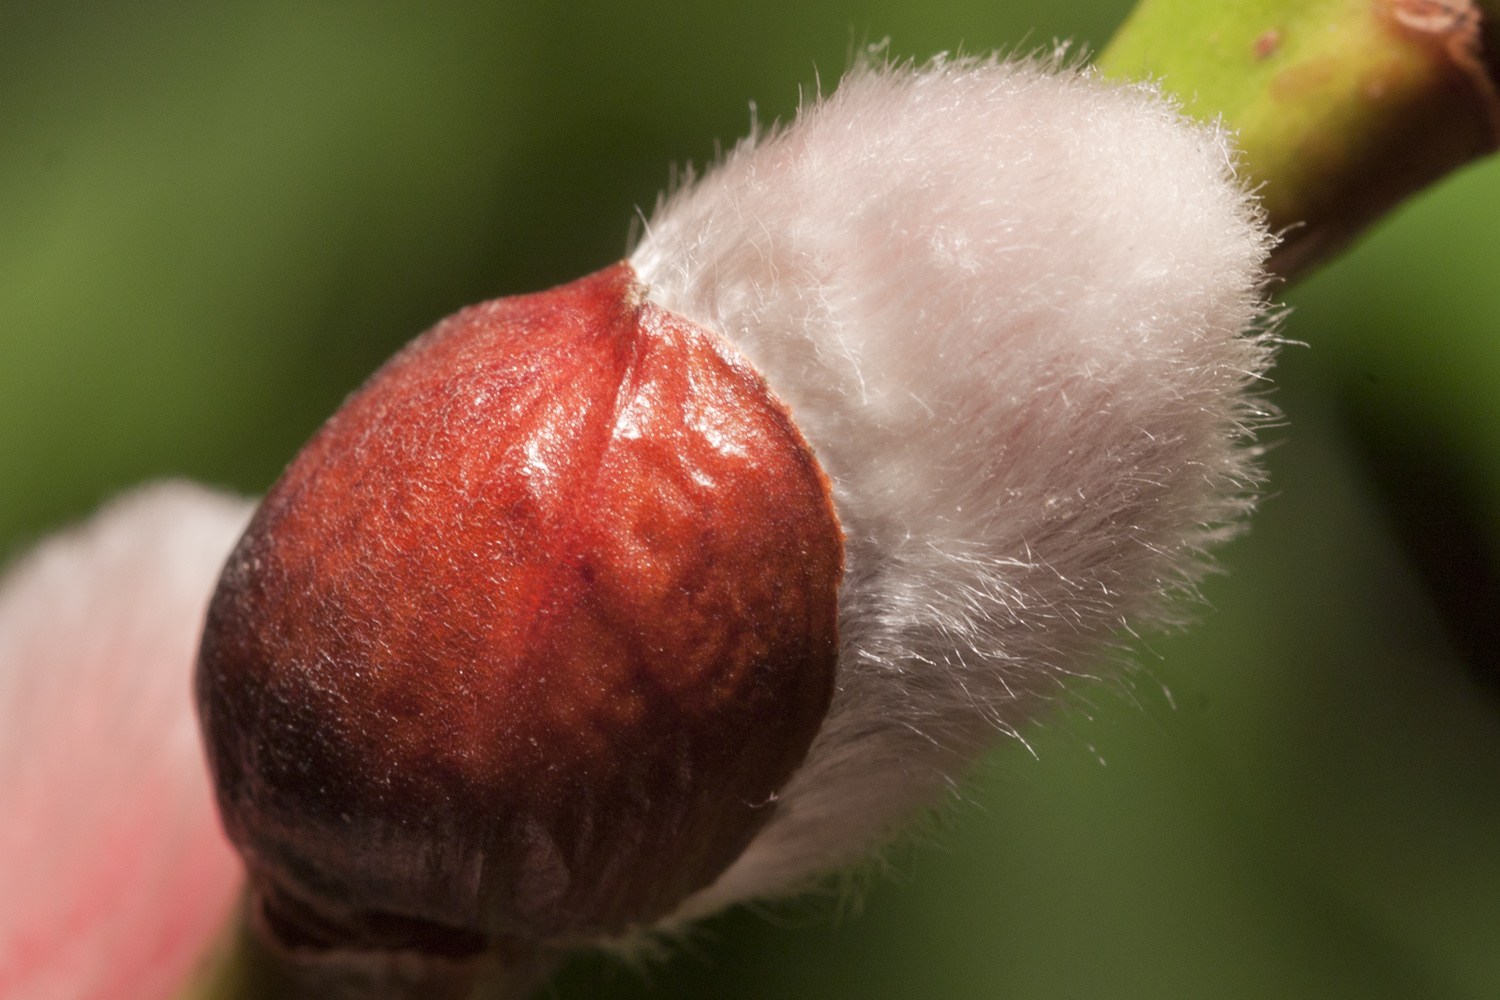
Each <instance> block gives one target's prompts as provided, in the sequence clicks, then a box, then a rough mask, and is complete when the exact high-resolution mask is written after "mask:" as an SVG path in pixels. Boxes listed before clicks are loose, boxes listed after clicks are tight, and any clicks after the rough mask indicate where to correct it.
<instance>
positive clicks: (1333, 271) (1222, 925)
mask: <svg viewBox="0 0 1500 1000" xmlns="http://www.w3.org/2000/svg"><path fill="white" fill-rule="evenodd" d="M1129 6H1130V5H1129V3H1128V2H1127V0H1070V2H1060V0H1052V2H1042V0H1012V2H1009V3H1005V2H1001V3H994V2H989V3H976V2H968V0H931V2H928V3H926V4H923V5H920V7H919V6H918V5H914V4H910V3H891V2H886V0H869V2H858V0H816V2H814V3H811V4H809V3H805V2H795V0H766V2H761V3H753V4H752V3H747V2H744V0H725V2H720V3H714V4H702V5H695V6H685V5H683V6H679V5H673V4H666V3H661V2H656V0H648V2H637V3H631V4H617V5H610V6H584V5H560V4H551V3H546V2H513V3H495V4H478V3H473V4H462V3H452V2H429V3H425V4H407V5H401V4H394V3H382V2H358V3H353V2H351V3H341V4H340V3H316V2H305V0H298V2H292V0H268V2H243V3H237V4H186V3H180V2H174V3H151V2H132V3H104V2H98V0H95V2H84V3H80V2H72V0H62V2H58V0H54V2H46V3H43V2H17V0H5V2H3V3H0V24H3V28H0V551H3V553H4V554H5V555H7V556H13V555H14V554H16V553H17V552H19V551H22V550H23V549H24V547H25V546H26V545H28V544H29V543H30V542H32V541H34V540H35V539H36V538H37V537H39V536H40V535H41V534H42V533H44V532H46V531H48V530H50V529H52V528H55V527H57V526H59V525H61V524H63V523H65V522H68V521H70V520H74V519H77V518H80V517H82V516H84V515H85V514H86V513H87V512H88V511H90V510H91V509H92V508H93V507H95V506H96V505H97V504H98V503H99V502H100V501H101V500H103V499H105V498H107V497H108V496H110V495H112V494H114V493H116V492H118V491H120V490H122V489H124V488H127V487H128V486H130V485H131V484H134V483H138V482H141V481H143V480H147V479H152V478H158V477H163V476H187V477H191V478H194V479H198V480H202V481H205V482H209V483H213V484H218V485H222V486H224V487H226V488H230V489H233V490H236V491H240V492H244V493H256V492H259V491H261V490H264V489H265V488H266V487H267V486H268V485H269V484H270V482H271V481H272V479H274V478H275V476H276V475H277V473H278V472H279V470H280V469H281V467H282V465H283V464H284V463H285V462H286V461H287V459H288V458H289V457H290V456H291V455H292V454H293V453H294V451H295V450H296V449H297V447H298V446H299V445H300V443H301V442H302V441H303V440H305V439H306V438H307V436H308V435H309V434H310V433H311V432H312V431H313V429H314V428H315V427H316V426H317V424H318V423H319V422H320V421H321V420H322V419H323V418H324V417H325V416H326V415H327V414H328V413H329V412H331V411H332V409H333V408H334V407H335V406H336V405H337V404H338V402H339V401H340V400H341V399H342V398H343V396H344V395H345V394H346V393H347V392H349V391H350V390H351V389H352V388H354V387H355V386H356V385H357V384H358V383H359V381H360V380H361V379H362V378H363V377H364V376H365V375H366V374H367V373H368V372H369V371H371V370H372V369H373V368H374V367H375V366H376V365H377V364H378V363H379V362H380V361H381V360H382V359H384V358H385V356H386V355H388V354H389V353H390V352H391V351H393V350H394V349H395V348H396V347H398V346H399V345H400V344H402V343H403V342H404V341H405V340H407V339H408V338H410V337H411V336H412V335H414V334H415V333H417V332H419V331H420V330H422V329H423V328H425V327H426V326H428V325H429V324H431V323H432V322H433V321H435V320H436V319H438V318H440V317H441V316H443V315H445V314H446V313H448V312H451V311H452V310H454V309H456V308H457V307H459V306H461V305H464V304H466V303H469V302H472V301H476V300H479V299H484V298H489V297H493V296H496V295H500V294H507V293H512V292H520V291H528V290H532V289H536V288H540V287H543V286H547V285H550V284H555V283H557V282H560V281H564V280H567V279H569V278H572V277H576V276H578V275H580V274H583V273H585V272H588V271H591V270H594V269H596V268H598V267H600V266H602V265H604V264H606V263H609V262H610V261H612V260H615V259H617V258H619V257H620V256H621V255H622V254H623V252H624V249H625V239H626V233H627V230H628V228H629V224H630V219H631V216H632V214H633V213H634V212H635V211H636V208H637V207H638V206H639V207H640V208H641V209H643V210H646V211H649V209H650V207H651V205H652V203H653V201H654V199H655V196H656V192H657V191H658V189H660V188H662V187H663V186H665V185H666V183H667V181H668V176H669V173H668V167H669V164H672V163H676V164H679V165H682V164H686V163H689V162H693V163H697V164H699V165H701V164H702V163H703V162H704V161H705V160H706V159H708V158H710V157H711V156H712V155H713V152H714V149H715V143H716V142H722V143H724V144H725V145H728V144H730V143H732V142H733V141H734V140H735V139H736V138H737V137H738V136H740V135H741V134H743V133H744V131H745V130H746V128H747V126H748V123H749V120H750V112H749V106H748V102H750V101H752V100H753V101H754V102H755V103H756V104H757V106H758V108H759V115H760V117H761V119H762V120H769V119H771V118H775V117H778V116H779V117H786V116H787V115H789V114H790V113H791V112H792V111H793V110H794V108H795V107H796V103H797V99H798V93H799V87H801V88H804V89H806V88H810V87H813V86H815V85H816V81H817V80H818V79H819V78H820V77H821V80H822V81H823V85H824V86H825V87H827V86H831V85H832V83H833V81H834V80H836V79H837V77H838V75H839V73H840V71H841V70H842V69H843V67H844V66H845V65H846V63H847V61H848V54H849V52H850V51H851V50H852V49H853V48H855V47H858V46H859V45H862V44H864V43H866V42H871V41H877V40H879V39H881V38H883V37H886V36H889V37H890V39H891V50H892V51H893V52H894V53H896V54H897V55H901V56H915V57H917V58H925V57H927V56H929V55H932V54H933V53H935V52H938V51H942V50H947V51H954V50H959V49H962V50H964V51H968V52H983V51H988V50H990V49H992V48H996V47H999V48H1004V49H1016V48H1019V49H1022V50H1025V49H1029V48H1032V47H1035V46H1038V45H1046V46H1049V47H1050V45H1051V43H1052V40H1053V39H1054V38H1055V37H1058V38H1070V39H1075V40H1077V41H1079V42H1086V43H1088V44H1090V45H1091V46H1092V47H1094V48H1097V47H1099V46H1102V44H1103V43H1104V42H1105V41H1106V40H1107V39H1108V37H1109V35H1110V33H1111V31H1112V29H1113V27H1114V26H1115V25H1116V24H1117V23H1118V22H1119V21H1120V20H1121V19H1122V18H1123V17H1124V15H1125V14H1126V12H1127V10H1128V8H1129ZM1285 297H1286V299H1287V301H1288V302H1289V303H1290V304H1292V305H1293V306H1294V307H1295V311H1294V313H1293V315H1292V316H1291V318H1290V319H1289V321H1288V322H1287V323H1286V326H1285V329H1284V333H1285V334H1286V335H1287V336H1288V337H1290V338H1292V339H1295V340H1299V341H1304V342H1305V346H1291V347H1288V348H1286V349H1285V351H1284V352H1283V355H1282V363H1281V365H1280V366H1279V368H1278V370H1277V375H1276V381H1277V386H1278V388H1277V390H1276V393H1275V397H1274V398H1275V400H1276V401H1277V402H1278V403H1279V404H1280V405H1281V406H1282V407H1283V409H1284V410H1285V412H1286V416H1287V422H1286V425H1285V426H1283V427H1280V428H1277V429H1275V430H1272V431H1269V432H1267V435H1266V438H1267V440H1268V441H1270V442H1273V443H1275V444H1276V445H1277V447H1275V448H1274V449H1273V450H1272V451H1271V452H1270V454H1269V456H1268V461H1269V465H1270V468H1271V470H1272V491H1273V492H1272V494H1271V496H1270V497H1268V499H1267V500H1266V502H1265V503H1264V505H1263V507H1262V510H1261V511H1260V513H1259V514H1258V515H1257V517H1256V519H1255V524H1254V531H1253V532H1252V534H1251V535H1250V536H1248V537H1247V538H1245V539H1244V540H1242V541H1240V542H1238V543H1236V544H1235V545H1234V546H1232V547H1231V548H1230V549H1229V550H1228V551H1226V552H1225V553H1224V555H1223V562H1224V565H1225V567H1226V568H1227V570H1228V573H1227V574H1225V575H1223V576H1220V577H1217V578H1215V579H1213V580H1212V581H1210V583H1209V585H1208V586H1207V588H1206V593H1207V597H1208V599H1209V602H1210V604H1211V607H1207V608H1205V609H1204V611H1203V615H1202V621H1201V623H1200V624H1199V625H1198V626H1197V627H1195V628H1193V629H1192V630H1190V631H1188V632H1186V633H1184V634H1181V635H1171V636H1165V637H1153V638H1150V639H1148V641H1147V642H1146V643H1145V644H1143V645H1142V646H1141V648H1140V649H1139V650H1138V653H1137V657H1136V660H1137V663H1138V667H1137V669H1135V670H1134V671H1132V672H1131V673H1129V674H1128V675H1127V677H1126V679H1125V680H1123V681H1115V682H1109V683H1104V682H1101V683H1098V684H1095V685H1092V686H1089V685H1085V686H1081V687H1080V688H1079V689H1078V690H1077V691H1076V692H1075V693H1074V695H1073V697H1072V698H1071V699H1070V704H1068V705H1067V706H1063V707H1060V708H1059V709H1058V711H1057V712H1056V713H1055V714H1054V715H1053V716H1052V717H1050V718H1049V719H1047V720H1045V721H1044V722H1043V723H1041V724H1039V725H1037V726H1036V727H1034V729H1033V730H1032V731H1030V732H1029V733H1028V739H1029V740H1030V741H1031V746H1032V748H1033V749H1034V750H1035V751H1036V754H1035V756H1033V755H1032V754H1031V753H1029V752H1028V751H1027V749H1026V748H1025V747H1022V746H1020V745H1019V744H1016V743H1011V744H1009V745H1006V746H1003V747H1001V748H1000V750H999V751H998V752H997V753H995V754H994V755H993V757H992V759H991V760H990V761H988V762H987V763H986V765H985V766H984V767H983V768H982V769H981V771H980V773H978V774H976V775H975V776H974V779H973V781H972V782H971V783H970V784H969V786H968V787H967V789H966V798H965V799H964V800H963V801H961V802H959V803H957V805H956V806H955V807H954V808H953V809H952V811H951V813H950V815H949V817H948V819H947V821H946V823H945V824H944V826H943V828H942V829H936V830H934V831H932V832H930V833H928V834H926V835H924V836H923V837H922V838H921V839H920V840H919V841H918V842H917V843H915V844H911V845H907V846H906V847H903V848H901V849H898V850H895V851H893V852H892V853H891V855H890V857H889V872H887V873H884V874H878V875H876V876H875V877H874V878H872V879H870V880H869V888H868V891H867V892H866V893H864V895H863V902H862V906H853V905H850V904H849V901H848V900H845V901H843V902H842V903H840V901H838V900H837V899H835V898H832V897H830V898H829V899H822V900H811V901H805V902H800V903H797V904H795V905H791V906H783V907H777V908H774V909H771V910H769V911H766V912H764V913H751V912H749V911H738V912H735V913H731V914H728V915H726V916H724V917H721V918H719V919H716V920H713V921H711V922H709V923H708V924H707V925H705V926H704V927H703V928H702V929H701V930H699V931H698V932H696V933H695V934H694V935H693V936H692V937H691V939H690V940H689V941H687V942H686V943H685V944H684V945H683V946H682V947H681V948H679V949H677V950H676V952H675V955H674V957H672V958H670V959H669V960H667V961H665V962H662V963H656V964H652V965H650V966H649V967H648V968H646V969H645V970H644V972H640V971H636V970H633V969H629V968H626V967H625V966H623V965H621V964H619V963H617V962H615V961H613V960H609V959H602V958H582V959H579V960H578V961H576V962H574V963H572V964H571V965H569V966H568V967H567V968H566V969H565V970H564V972H563V973H562V975H561V976H560V977H559V978H558V980H557V982H556V983H555V984H554V986H553V987H552V995H553V996H555V997H559V998H570V1000H571V998H583V997H746V998H748V997H783V998H797V997H809V998H811V997H820V998H822V997H835V996H859V997H871V998H880V997H919V996H921V997H926V996H936V997H974V998H979V997H984V998H1009V997H1018V998H1019V997H1025V998H1050V997H1068V998H1073V997H1076V998H1089V1000H1111V998H1133V997H1142V998H1148V997H1149V998H1179V997H1180V998H1203V997H1215V998H1239V997H1246V998H1248V997H1307V998H1321V997H1330V998H1331V997H1365V998H1368V997H1401V998H1428V997H1431V998H1439V997H1442V998H1450V997H1452V998H1458V997H1465V998H1468V997H1472V998H1492V997H1496V996H1500V696H1497V690H1500V685H1497V684H1496V682H1495V679H1496V676H1497V668H1496V661H1497V656H1500V599H1497V594H1500V591H1497V574H1496V566H1497V564H1500V558H1497V556H1500V546H1497V544H1496V539H1497V538H1500V501H1497V498H1500V163H1491V164H1488V165H1481V166H1479V167H1476V168H1471V169H1469V170H1467V171H1466V172H1464V173H1462V174H1460V175H1458V176H1457V177H1455V178H1452V179H1450V180H1449V181H1448V182H1447V183H1445V184H1444V185H1442V186H1441V187H1440V188H1438V189H1436V190H1434V191H1432V192H1429V193H1428V194H1427V195H1425V196H1423V197H1422V198H1420V199H1418V200H1417V201H1416V202H1414V203H1412V204H1410V205H1408V206H1407V207H1406V208H1404V209H1403V210H1402V211H1401V212H1399V213H1398V214H1397V215H1396V216H1395V217H1393V218H1391V219H1390V220H1388V221H1387V222H1386V223H1385V224H1384V225H1383V226H1382V227H1381V228H1380V229H1379V230H1378V231H1376V232H1375V233H1373V234H1372V235H1371V236H1370V237H1369V238H1367V239H1366V240H1365V241H1364V242H1363V243H1362V244H1361V245H1360V246H1359V247H1358V248H1357V250H1356V251H1355V252H1354V253H1352V254H1350V255H1349V256H1348V257H1346V258H1345V259H1343V260H1342V261H1340V262H1338V263H1337V264H1335V265H1334V266H1332V267H1329V268H1327V269H1326V270H1324V271H1323V272H1322V273H1320V274H1319V275H1317V276H1316V277H1314V278H1313V279H1311V280H1310V281H1308V282H1306V283H1305V284H1304V285H1302V286H1300V287H1298V288H1296V289H1295V290H1292V291H1290V292H1289V293H1288V294H1287V295H1286V296H1285Z"/></svg>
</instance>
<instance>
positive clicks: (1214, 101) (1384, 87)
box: [1099, 0, 1500, 277]
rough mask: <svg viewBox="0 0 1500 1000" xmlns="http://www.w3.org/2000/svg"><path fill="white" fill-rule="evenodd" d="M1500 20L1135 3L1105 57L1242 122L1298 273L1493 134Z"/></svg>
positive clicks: (1368, 10)
mask: <svg viewBox="0 0 1500 1000" xmlns="http://www.w3.org/2000/svg"><path fill="white" fill-rule="evenodd" d="M1485 4H1486V6H1489V7H1496V8H1500V0H1485ZM1495 20H1496V19H1493V18H1492V19H1491V22H1492V23H1491V25H1488V26H1486V25H1485V24H1484V23H1483V19H1482V17H1481V12H1480V10H1479V8H1478V7H1476V6H1475V5H1474V4H1473V3H1471V2H1470V0H1220V2H1215V3H1204V2H1202V0H1143V2H1142V3H1141V4H1140V6H1139V7H1137V8H1136V10H1135V12H1134V13H1133V14H1132V15H1131V16H1130V18H1129V19H1128V20H1127V21H1126V23H1125V24H1124V25H1123V26H1122V27H1121V29H1120V31H1119V33H1118V34H1117V35H1116V36H1115V39H1114V41H1113V42H1111V43H1110V45H1109V47H1108V48H1107V49H1106V50H1105V51H1104V52H1103V54H1102V55H1101V56H1100V59H1099V64H1100V66H1101V67H1102V68H1103V69H1104V71H1105V72H1106V73H1108V74H1109V75H1112V76H1119V77H1131V78H1141V77H1152V78H1156V79H1159V80H1160V81H1161V82H1162V84H1163V85H1164V86H1165V87H1166V88H1167V89H1168V90H1170V91H1172V92H1173V93H1175V94H1176V95H1177V96H1178V97H1179V98H1180V99H1181V100H1182V102H1183V105H1184V107H1185V108H1186V109H1187V110H1188V111H1189V112H1190V113H1192V114H1195V115H1198V116H1200V117H1203V118H1206V119H1212V118H1215V117H1218V116H1222V117H1223V120H1224V121H1225V123H1226V124H1227V125H1229V126H1230V127H1231V128H1234V129H1235V130H1237V132H1238V135H1239V142H1240V146H1241V148H1242V149H1243V150H1244V155H1245V167H1246V169H1247V170H1248V172H1249V175H1250V179H1251V181H1252V183H1256V184H1258V185H1260V192H1261V196H1262V198H1263V199H1264V203H1265V207H1266V211H1267V213H1268V215H1269V217H1270V221H1271V225H1272V227H1273V228H1274V229H1276V230H1278V231H1282V232H1284V240H1283V242H1282V244H1281V246H1280V247H1278V249H1277V251H1276V253H1275V255H1274V256H1273V258H1272V267H1273V269H1274V270H1275V271H1277V272H1278V273H1279V274H1281V275H1282V276H1284V277H1293V276H1295V275H1297V274H1298V273H1300V272H1302V271H1304V270H1306V269H1307V268H1309V267H1310V266H1312V265H1314V264H1316V263H1318V262H1320V261H1322V260H1324V259H1326V258H1328V257H1329V256H1331V255H1333V254H1334V253H1336V252H1337V251H1338V250H1340V249H1341V248H1342V247H1344V246H1345V245H1346V244H1347V243H1348V242H1349V241H1350V240H1351V239H1353V238H1354V237H1355V236H1356V235H1357V234H1358V233H1359V231H1360V230H1361V229H1363V228H1364V227H1365V226H1366V225H1367V224H1369V223H1370V222H1371V221H1373V220H1374V219H1376V218H1378V217H1379V216H1380V215H1382V214H1384V213H1385V212H1386V211H1388V210H1389V209H1390V208H1392V207H1394V206H1395V205H1396V204H1397V203H1399V202H1400V201H1402V200H1403V199H1404V198H1406V197H1407V196H1408V195H1410V194H1412V193H1414V192H1416V191H1418V190H1420V189H1422V188H1423V187H1426V186H1427V185H1428V184H1430V183H1432V182H1433V181H1435V180H1437V179H1438V178H1440V177H1442V176H1443V175H1445V174H1447V173H1448V172H1449V171H1451V170H1453V169H1455V168H1457V167H1459V166H1461V165H1463V164H1464V163H1467V162H1468V161H1470V160H1472V159H1474V158H1475V157H1478V156H1481V155H1483V154H1485V153H1488V152H1490V151H1492V150H1494V149H1495V148H1496V147H1497V144H1500V97H1497V93H1496V88H1495V83H1494V79H1495V78H1494V76H1493V75H1492V66H1491V65H1489V64H1487V63H1486V61H1485V49H1484V46H1483V45H1482V41H1481V39H1482V35H1483V33H1484V32H1485V30H1486V28H1489V29H1491V30H1493V26H1494V23H1495ZM1491 51H1493V49H1491Z"/></svg>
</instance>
